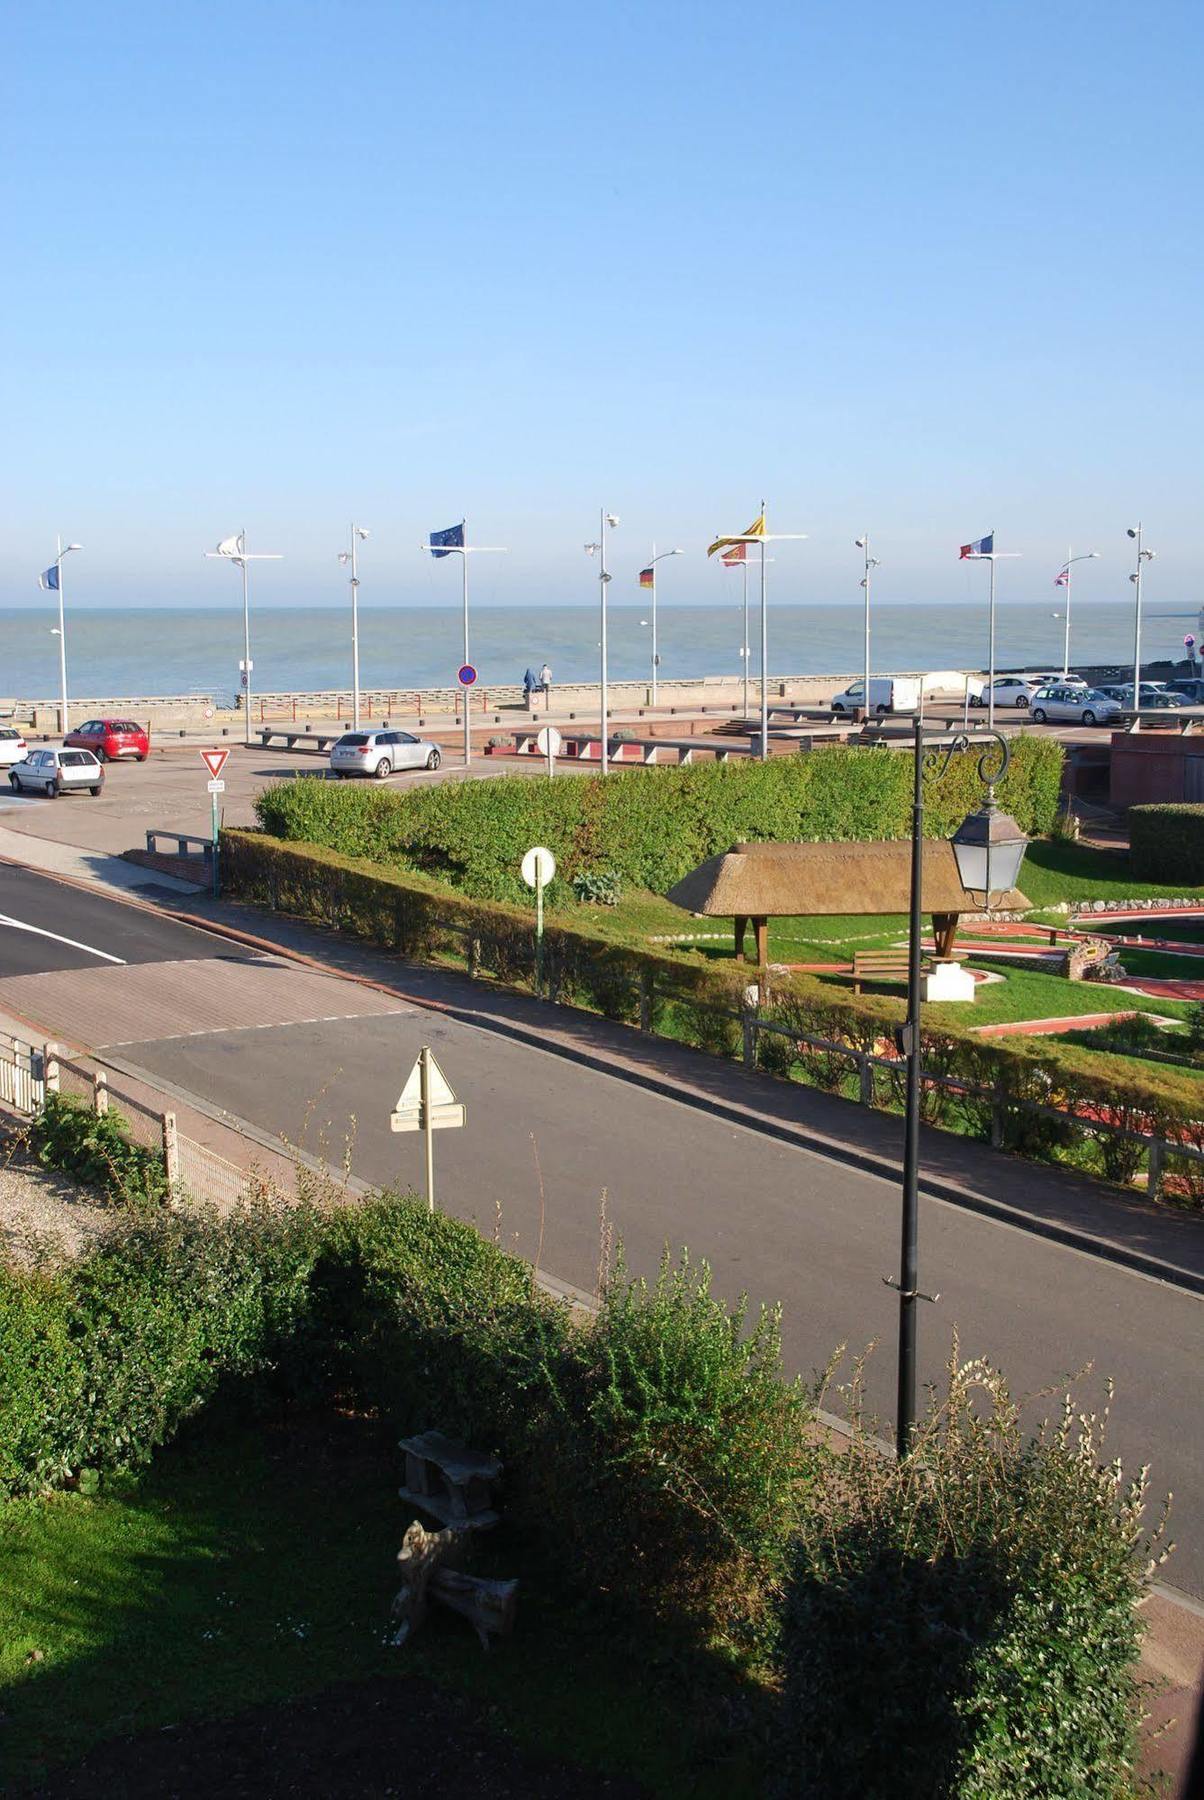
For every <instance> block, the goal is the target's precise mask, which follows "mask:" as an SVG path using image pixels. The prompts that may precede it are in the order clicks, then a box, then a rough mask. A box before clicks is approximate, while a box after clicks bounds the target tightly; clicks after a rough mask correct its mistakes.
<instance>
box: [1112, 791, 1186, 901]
mask: <svg viewBox="0 0 1204 1800" xmlns="http://www.w3.org/2000/svg"><path fill="white" fill-rule="evenodd" d="M1129 861H1130V863H1131V864H1132V868H1133V873H1134V875H1136V876H1137V877H1138V879H1139V880H1141V881H1165V882H1167V883H1169V884H1170V886H1171V887H1173V888H1176V889H1180V890H1181V889H1183V888H1188V887H1198V886H1200V885H1201V883H1204V806H1193V805H1181V806H1176V805H1166V806H1131V807H1130V808H1129Z"/></svg>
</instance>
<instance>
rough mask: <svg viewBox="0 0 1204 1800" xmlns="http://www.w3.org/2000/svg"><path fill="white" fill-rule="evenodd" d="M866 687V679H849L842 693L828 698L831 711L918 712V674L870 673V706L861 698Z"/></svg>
mask: <svg viewBox="0 0 1204 1800" xmlns="http://www.w3.org/2000/svg"><path fill="white" fill-rule="evenodd" d="M864 691H865V683H864V681H850V683H849V685H848V687H847V688H845V690H844V692H843V693H841V694H833V696H832V698H831V700H830V701H829V705H830V706H831V708H832V711H833V712H834V713H845V712H865V711H869V712H871V713H892V712H915V710H916V708H917V707H918V706H919V704H920V680H919V677H918V676H916V675H871V676H870V703H869V707H868V708H867V707H866V705H865V701H864V700H863V698H862V695H863V693H864Z"/></svg>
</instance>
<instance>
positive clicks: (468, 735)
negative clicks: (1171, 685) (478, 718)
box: [460, 522, 472, 769]
mask: <svg viewBox="0 0 1204 1800" xmlns="http://www.w3.org/2000/svg"><path fill="white" fill-rule="evenodd" d="M460 568H461V572H462V579H463V589H462V591H463V598H464V661H465V663H467V662H468V524H467V522H465V525H464V554H463V556H462V557H461V558H460ZM460 697H461V699H462V701H463V703H464V767H465V768H466V769H468V768H471V767H472V726H471V724H470V722H469V712H468V708H469V702H470V701H471V699H472V690H471V688H466V687H462V688H461V689H460Z"/></svg>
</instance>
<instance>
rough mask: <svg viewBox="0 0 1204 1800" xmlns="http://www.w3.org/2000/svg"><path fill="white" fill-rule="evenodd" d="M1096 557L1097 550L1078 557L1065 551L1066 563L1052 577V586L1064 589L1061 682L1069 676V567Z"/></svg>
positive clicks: (1088, 551) (1084, 552)
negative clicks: (1064, 610)
mask: <svg viewBox="0 0 1204 1800" xmlns="http://www.w3.org/2000/svg"><path fill="white" fill-rule="evenodd" d="M1098 555H1099V551H1098V550H1084V551H1083V553H1082V555H1080V556H1075V555H1074V554H1073V552H1072V551H1070V550H1067V552H1066V561H1065V562H1064V563H1063V564H1062V567H1061V568H1060V569H1059V570H1058V572H1057V575H1056V576H1055V577H1054V586H1055V587H1060V588H1065V589H1066V613H1065V631H1064V633H1063V637H1062V680H1063V681H1065V680H1066V678H1067V676H1068V675H1069V674H1070V570H1071V566H1072V564H1074V563H1076V562H1093V561H1094V560H1095V558H1096V557H1097V556H1098ZM1054 617H1055V618H1056V617H1057V614H1056V613H1055V614H1054Z"/></svg>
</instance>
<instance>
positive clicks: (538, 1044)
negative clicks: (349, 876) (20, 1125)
mask: <svg viewBox="0 0 1204 1800" xmlns="http://www.w3.org/2000/svg"><path fill="white" fill-rule="evenodd" d="M0 863H12V859H10V858H8V857H0ZM12 866H15V867H18V868H24V867H26V865H25V864H21V863H15V864H12ZM34 873H39V874H46V875H47V878H48V879H50V880H60V881H63V882H65V883H66V884H67V885H69V886H72V887H77V888H79V889H80V890H81V891H83V892H88V893H94V892H95V891H96V889H95V887H94V886H93V884H92V883H89V882H83V881H75V880H73V879H72V878H71V877H70V876H59V875H55V874H52V873H49V872H48V871H43V870H35V871H34ZM108 897H109V898H111V899H113V900H115V901H116V903H117V904H119V905H126V906H131V907H134V908H138V909H141V910H143V911H146V912H150V913H153V914H154V915H155V917H157V918H171V919H174V920H175V921H176V922H177V923H178V924H182V925H190V926H192V927H193V929H194V930H198V931H207V932H209V933H210V934H211V935H212V936H215V937H221V938H225V939H226V940H228V941H231V942H234V943H241V944H244V945H246V946H247V947H248V948H250V949H254V950H258V951H260V952H262V953H263V954H265V955H270V956H276V957H279V958H281V959H282V960H284V961H288V962H295V963H299V964H302V965H303V966H305V967H308V968H311V969H314V970H316V971H317V972H318V973H320V974H324V975H332V976H335V977H337V978H338V979H340V980H343V981H352V982H355V983H357V984H358V985H359V986H361V987H367V988H371V989H374V990H375V991H376V992H377V993H383V994H390V995H392V996H393V997H395V998H397V999H401V1000H405V1001H407V1002H408V1003H409V1004H410V1005H412V1006H415V1007H418V1008H419V1009H420V1010H422V1011H424V1012H431V1013H440V1014H442V1015H443V1016H444V1017H446V1018H451V1019H455V1020H456V1021H457V1023H459V1024H463V1025H469V1026H474V1027H476V1028H477V1029H478V1030H481V1031H488V1032H492V1033H493V1034H494V1035H496V1036H498V1037H504V1038H508V1039H510V1040H511V1041H512V1042H514V1043H519V1044H522V1045H523V1046H524V1047H526V1048H528V1049H536V1050H542V1051H543V1052H544V1053H545V1054H546V1055H549V1056H557V1057H562V1058H568V1059H570V1060H572V1061H573V1062H574V1063H577V1064H579V1065H583V1066H584V1067H586V1068H589V1069H592V1070H593V1071H594V1072H595V1073H596V1074H602V1075H609V1076H611V1077H613V1078H614V1079H615V1080H617V1081H625V1082H627V1083H629V1084H630V1085H631V1086H633V1087H639V1088H642V1089H644V1090H646V1091H647V1092H650V1093H654V1094H658V1095H660V1096H661V1098H663V1099H667V1100H675V1101H677V1102H678V1103H679V1104H680V1105H682V1106H688V1107H691V1108H692V1109H693V1110H695V1111H698V1112H705V1113H708V1114H710V1115H711V1116H712V1117H716V1118H720V1119H723V1120H724V1121H725V1122H727V1123H728V1124H731V1125H736V1126H740V1127H743V1128H744V1129H745V1130H748V1131H756V1132H758V1133H760V1134H761V1135H762V1136H764V1137H772V1138H775V1139H777V1141H778V1142H779V1143H785V1144H791V1145H793V1146H794V1147H795V1148H796V1149H801V1150H809V1151H811V1152H813V1153H814V1154H816V1155H819V1156H823V1157H825V1158H827V1159H828V1160H829V1161H831V1162H838V1163H842V1164H843V1165H844V1166H845V1167H847V1168H854V1169H859V1170H861V1171H862V1172H863V1173H864V1174H867V1175H873V1176H876V1177H877V1178H878V1179H880V1180H885V1181H891V1182H900V1181H901V1180H902V1175H903V1170H902V1164H901V1163H897V1162H894V1161H893V1160H891V1159H890V1158H889V1157H885V1156H880V1155H877V1154H876V1153H874V1152H873V1151H867V1150H859V1149H857V1148H856V1147H855V1146H853V1145H850V1144H846V1143H844V1142H843V1141H842V1140H840V1139H837V1138H831V1137H828V1136H827V1135H826V1133H824V1132H821V1131H819V1130H817V1129H816V1128H815V1127H813V1126H806V1125H794V1124H785V1123H782V1122H781V1121H777V1120H774V1119H772V1118H768V1117H766V1116H765V1115H763V1114H760V1113H757V1112H755V1111H753V1110H752V1109H751V1108H750V1107H746V1106H742V1105H738V1104H734V1103H732V1102H730V1101H725V1100H719V1099H715V1098H713V1097H712V1096H710V1095H706V1094H701V1093H697V1092H695V1091H693V1090H691V1089H689V1088H682V1087H681V1086H679V1085H678V1084H677V1083H675V1082H673V1081H671V1080H669V1079H668V1078H666V1077H664V1076H660V1075H656V1074H649V1073H646V1072H645V1071H642V1070H636V1069H632V1068H627V1067H624V1066H623V1065H622V1064H621V1063H614V1062H611V1061H610V1060H609V1059H608V1058H607V1057H605V1056H603V1055H601V1054H599V1053H598V1052H597V1051H594V1050H590V1049H585V1048H581V1047H579V1046H572V1047H571V1048H570V1047H569V1046H567V1045H561V1044H558V1043H554V1042H549V1041H548V1040H547V1039H546V1038H545V1037H544V1036H542V1035H541V1034H540V1032H539V1031H537V1030H536V1029H535V1028H533V1027H530V1026H526V1025H520V1024H517V1023H515V1022H514V1021H511V1020H507V1019H497V1018H490V1017H487V1016H484V1015H482V1014H480V1013H477V1012H473V1011H472V1010H471V1009H469V1008H467V1007H464V1006H461V1005H458V1004H456V1003H455V1002H449V1001H443V1000H432V999H429V998H426V997H424V996H422V995H417V994H413V993H408V992H406V991H405V989H404V988H402V987H401V986H400V985H397V984H389V983H386V982H383V981H377V980H374V979H373V978H372V977H371V976H366V975H356V974H351V973H349V972H348V971H346V970H344V969H339V968H337V967H334V966H333V965H331V964H330V963H326V962H323V961H321V960H320V959H319V958H317V957H314V956H308V955H306V954H305V953H304V952H303V951H299V950H292V949H288V948H286V947H282V946H281V945H279V944H274V943H272V942H271V941H270V940H269V939H266V938H261V937H258V936H256V935H255V934H254V933H253V932H249V931H244V930H242V929H240V928H239V927H238V926H235V925H229V924H225V923H221V922H219V921H217V920H212V919H207V918H205V917H204V916H202V915H197V914H193V913H188V912H184V911H182V910H180V909H178V908H175V907H170V906H155V905H152V904H151V903H150V902H148V901H146V900H143V899H141V898H139V897H135V896H128V895H125V894H121V895H109V896H108ZM298 922H299V923H301V924H304V923H305V921H303V920H302V921H298ZM113 1066H114V1067H117V1066H118V1064H117V1063H116V1062H115V1063H114V1065H113ZM123 1072H124V1073H128V1074H133V1073H134V1071H133V1070H132V1069H127V1070H124V1071H123ZM139 1074H140V1079H143V1080H145V1079H147V1075H146V1072H145V1071H140V1072H139ZM181 1097H182V1098H184V1097H186V1098H187V1100H188V1103H189V1104H195V1097H194V1096H192V1095H188V1096H184V1095H183V1094H181ZM197 1110H198V1111H204V1110H205V1108H204V1106H198V1107H197ZM212 1116H214V1117H220V1116H221V1115H220V1114H213V1115H212ZM248 1135H253V1133H248ZM261 1136H263V1134H261ZM270 1147H273V1148H274V1147H275V1146H274V1145H271V1146H270ZM919 1187H920V1191H921V1193H923V1194H924V1195H926V1196H927V1197H928V1198H929V1199H935V1200H941V1201H944V1202H945V1203H946V1204H948V1205H952V1206H957V1207H960V1208H961V1209H962V1210H963V1211H966V1212H973V1213H977V1214H978V1215H979V1216H981V1217H983V1218H988V1219H992V1220H994V1221H995V1223H997V1224H1001V1225H1007V1226H1010V1227H1012V1228H1013V1229H1014V1230H1017V1231H1024V1232H1028V1233H1030V1234H1032V1235H1034V1236H1037V1237H1042V1238H1045V1239H1047V1240H1048V1241H1050V1242H1052V1243H1056V1244H1061V1245H1062V1246H1063V1247H1064V1248H1066V1249H1069V1250H1076V1251H1078V1252H1079V1253H1080V1254H1081V1255H1085V1256H1091V1257H1094V1258H1096V1259H1097V1260H1100V1261H1104V1262H1110V1263H1113V1264H1115V1265H1117V1266H1119V1267H1121V1268H1125V1269H1128V1270H1130V1271H1131V1272H1132V1273H1134V1274H1137V1275H1142V1276H1144V1277H1146V1278H1147V1279H1149V1280H1153V1281H1160V1282H1163V1283H1165V1284H1166V1285H1168V1286H1171V1287H1176V1288H1179V1289H1181V1290H1184V1291H1186V1292H1189V1293H1193V1294H1199V1295H1204V1271H1196V1270H1194V1269H1187V1268H1184V1267H1182V1266H1181V1265H1180V1264H1178V1263H1172V1262H1167V1261H1165V1260H1164V1259H1163V1258H1161V1257H1157V1256H1151V1255H1149V1254H1147V1253H1146V1252H1145V1251H1141V1250H1134V1249H1132V1248H1131V1247H1130V1246H1128V1245H1126V1244H1120V1243H1114V1242H1111V1241H1109V1240H1107V1239H1103V1238H1097V1237H1093V1236H1092V1235H1091V1234H1090V1233H1089V1232H1085V1231H1080V1230H1079V1229H1078V1228H1077V1227H1075V1226H1073V1225H1064V1224H1060V1223H1059V1222H1057V1221H1056V1220H1052V1219H1045V1218H1041V1217H1039V1216H1037V1215H1034V1214H1032V1213H1025V1212H1021V1211H1019V1210H1018V1209H1017V1208H1015V1207H1011V1206H1008V1205H1007V1203H1006V1202H1005V1201H1002V1200H994V1199H992V1198H990V1197H989V1196H988V1195H985V1194H980V1193H978V1192H976V1191H975V1190H974V1189H972V1188H967V1187H964V1186H963V1185H962V1184H961V1183H959V1182H955V1181H950V1180H947V1179H945V1178H943V1177H941V1176H933V1175H925V1174H924V1173H923V1172H922V1171H921V1174H920V1179H919Z"/></svg>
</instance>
